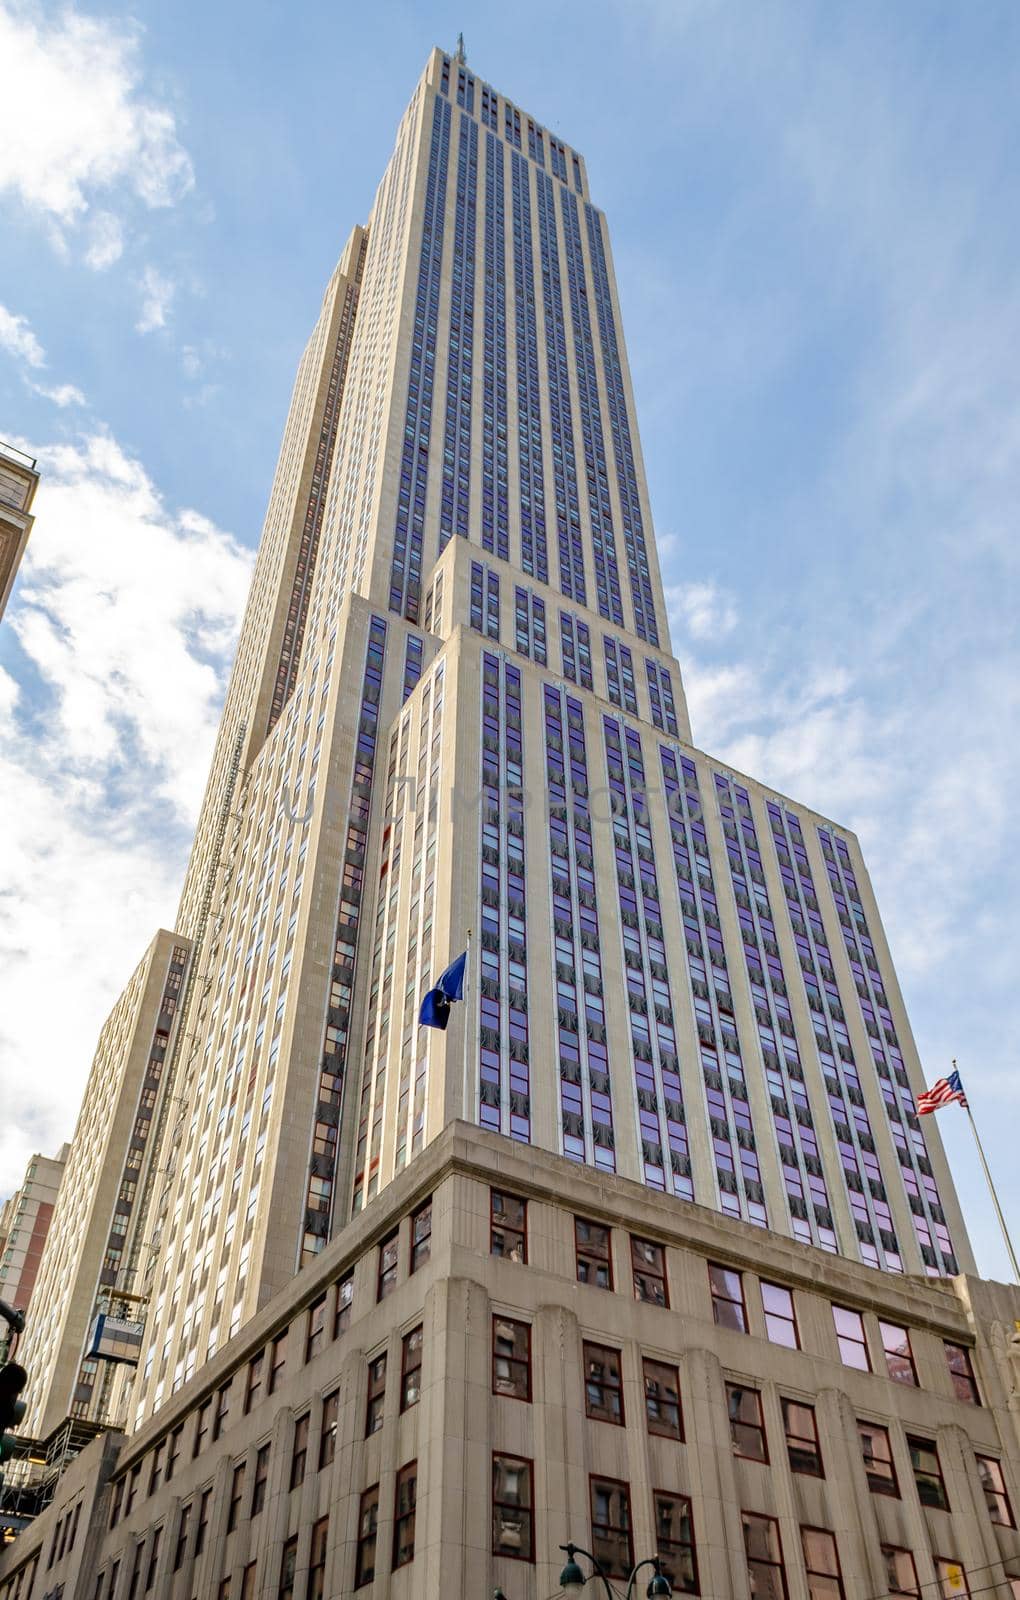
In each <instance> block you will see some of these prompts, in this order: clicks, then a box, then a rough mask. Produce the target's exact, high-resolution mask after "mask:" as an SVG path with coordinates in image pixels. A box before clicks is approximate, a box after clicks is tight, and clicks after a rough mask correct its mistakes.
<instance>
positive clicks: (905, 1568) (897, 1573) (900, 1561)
mask: <svg viewBox="0 0 1020 1600" xmlns="http://www.w3.org/2000/svg"><path fill="white" fill-rule="evenodd" d="M882 1559H883V1561H884V1562H885V1582H886V1588H887V1589H888V1591H889V1597H890V1600H921V1590H920V1586H919V1584H918V1582H917V1567H916V1566H915V1565H914V1557H913V1555H912V1554H911V1552H910V1551H909V1550H901V1549H900V1548H899V1546H898V1545H895V1544H884V1545H883V1546H882Z"/></svg>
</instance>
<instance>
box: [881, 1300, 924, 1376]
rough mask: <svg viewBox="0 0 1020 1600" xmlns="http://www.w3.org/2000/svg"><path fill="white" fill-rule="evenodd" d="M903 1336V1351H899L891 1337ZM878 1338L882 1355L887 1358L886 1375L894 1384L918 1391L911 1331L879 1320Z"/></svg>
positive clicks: (893, 1323)
mask: <svg viewBox="0 0 1020 1600" xmlns="http://www.w3.org/2000/svg"><path fill="white" fill-rule="evenodd" d="M901 1334H902V1336H903V1346H904V1348H903V1349H900V1350H897V1349H896V1348H895V1346H894V1345H892V1346H891V1336H892V1335H901ZM878 1337H879V1340H880V1342H881V1345H882V1354H883V1355H884V1356H885V1368H886V1375H887V1376H888V1377H889V1378H890V1379H891V1380H892V1382H893V1383H902V1384H905V1385H906V1386H907V1388H912V1389H917V1388H918V1387H919V1384H918V1381H917V1364H916V1363H915V1361H914V1351H913V1347H912V1345H911V1343H910V1329H909V1328H901V1327H900V1325H899V1323H897V1322H886V1321H885V1319H884V1318H883V1317H879V1319H878Z"/></svg>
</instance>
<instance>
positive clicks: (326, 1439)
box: [319, 1389, 340, 1472]
mask: <svg viewBox="0 0 1020 1600" xmlns="http://www.w3.org/2000/svg"><path fill="white" fill-rule="evenodd" d="M339 1415H340V1390H339V1389H334V1390H332V1392H331V1393H330V1394H328V1395H326V1397H325V1399H324V1400H323V1402H322V1431H321V1433H320V1434H319V1471H320V1472H321V1471H322V1469H323V1467H328V1466H330V1464H331V1463H332V1461H333V1458H334V1457H335V1455H336V1425H337V1419H338V1417H339Z"/></svg>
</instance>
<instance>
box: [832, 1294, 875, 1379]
mask: <svg viewBox="0 0 1020 1600" xmlns="http://www.w3.org/2000/svg"><path fill="white" fill-rule="evenodd" d="M831 1310H832V1326H833V1331H834V1332H835V1335H836V1347H837V1349H838V1351H839V1359H840V1361H841V1362H842V1364H843V1366H844V1367H849V1369H850V1371H851V1372H873V1371H874V1370H875V1369H874V1368H873V1366H872V1365H871V1351H870V1349H869V1348H868V1330H867V1328H866V1327H865V1326H864V1313H863V1312H862V1311H855V1310H854V1308H853V1306H838V1305H836V1304H835V1302H833V1304H832V1306H831ZM837 1312H838V1313H839V1314H840V1315H842V1316H845V1317H856V1318H857V1322H858V1326H859V1327H860V1331H861V1336H860V1338H859V1339H857V1338H855V1337H854V1336H853V1335H852V1334H849V1333H841V1332H840V1327H839V1322H838V1320H837ZM844 1344H846V1345H847V1346H848V1347H851V1348H853V1349H859V1350H862V1351H863V1352H864V1365H863V1366H861V1365H860V1363H859V1362H857V1361H848V1360H847V1359H846V1354H845V1351H844Z"/></svg>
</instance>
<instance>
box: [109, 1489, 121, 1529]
mask: <svg viewBox="0 0 1020 1600" xmlns="http://www.w3.org/2000/svg"><path fill="white" fill-rule="evenodd" d="M123 1497H124V1479H123V1478H118V1479H117V1482H116V1483H115V1484H114V1486H113V1500H112V1502H111V1504H110V1527H111V1528H115V1527H116V1526H117V1518H118V1517H119V1516H120V1503H121V1500H122V1499H123Z"/></svg>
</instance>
